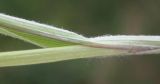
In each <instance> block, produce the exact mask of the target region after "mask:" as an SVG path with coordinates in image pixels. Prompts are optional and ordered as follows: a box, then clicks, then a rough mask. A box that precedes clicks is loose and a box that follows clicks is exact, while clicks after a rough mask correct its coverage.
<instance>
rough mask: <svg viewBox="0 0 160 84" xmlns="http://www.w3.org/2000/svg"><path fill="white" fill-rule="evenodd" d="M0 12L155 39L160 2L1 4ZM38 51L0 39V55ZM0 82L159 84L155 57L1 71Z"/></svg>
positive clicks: (88, 31) (14, 0)
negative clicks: (22, 51)
mask: <svg viewBox="0 0 160 84" xmlns="http://www.w3.org/2000/svg"><path fill="white" fill-rule="evenodd" d="M0 12H1V13H6V14H9V15H14V16H17V17H21V18H25V19H29V20H35V21H38V22H41V23H46V24H50V25H54V26H56V27H59V28H65V29H68V30H71V31H74V32H78V33H80V34H82V35H84V36H88V37H93V36H99V35H106V34H107V35H108V34H112V35H115V34H132V35H159V34H160V33H159V31H160V0H0ZM35 48H39V47H37V46H35V45H32V44H29V43H25V42H23V41H21V40H18V39H13V38H10V37H7V36H3V35H0V51H1V52H2V51H14V50H24V49H35ZM0 84H160V56H159V55H144V56H126V57H123V56H121V57H109V58H92V59H78V60H69V61H63V62H57V63H48V64H39V65H29V66H18V67H5V68H0Z"/></svg>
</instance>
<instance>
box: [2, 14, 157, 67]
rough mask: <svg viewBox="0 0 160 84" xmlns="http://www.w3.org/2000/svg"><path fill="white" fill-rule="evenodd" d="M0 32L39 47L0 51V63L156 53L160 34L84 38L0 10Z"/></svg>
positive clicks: (26, 62) (18, 63)
mask: <svg viewBox="0 0 160 84" xmlns="http://www.w3.org/2000/svg"><path fill="white" fill-rule="evenodd" d="M0 34H3V35H7V36H11V37H13V38H17V39H21V40H24V41H26V42H29V43H32V44H35V45H37V46H40V47H41V48H42V49H33V50H22V51H11V52H1V53H0V67H5V66H18V65H29V64H39V63H48V62H57V61H63V60H69V59H78V58H89V57H97V56H126V55H141V54H159V53H160V36H125V35H118V36H100V37H94V38H87V37H84V36H82V35H79V34H77V33H74V32H71V31H68V30H64V29H59V28H56V27H53V26H49V25H45V24H40V23H36V22H33V21H28V20H25V19H20V18H16V17H12V16H8V15H5V14H0Z"/></svg>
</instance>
